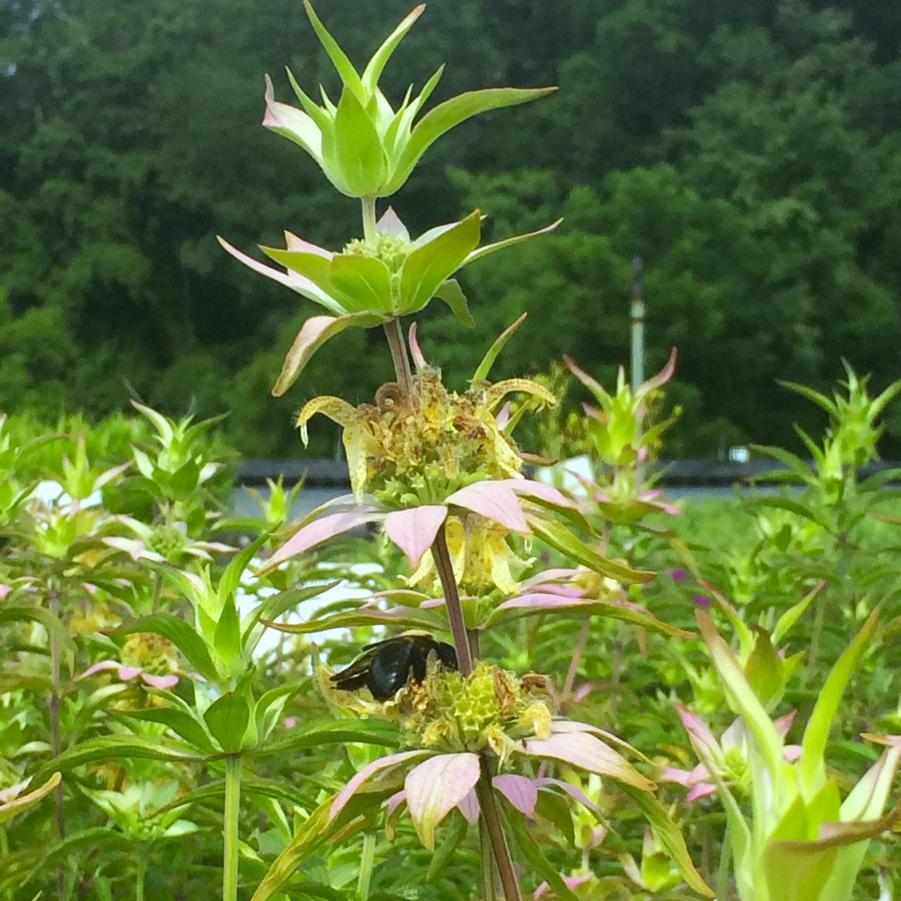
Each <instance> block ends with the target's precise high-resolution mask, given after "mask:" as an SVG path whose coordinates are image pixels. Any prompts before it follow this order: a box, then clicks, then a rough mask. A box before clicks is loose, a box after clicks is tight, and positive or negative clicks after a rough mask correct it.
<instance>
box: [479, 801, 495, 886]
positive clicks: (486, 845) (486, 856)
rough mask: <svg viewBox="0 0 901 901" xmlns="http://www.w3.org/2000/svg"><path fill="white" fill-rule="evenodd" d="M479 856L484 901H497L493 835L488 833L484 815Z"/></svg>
mask: <svg viewBox="0 0 901 901" xmlns="http://www.w3.org/2000/svg"><path fill="white" fill-rule="evenodd" d="M479 858H480V863H481V874H482V896H481V897H482V901H495V897H496V894H495V884H494V879H495V875H494V874H495V868H494V858H493V857H492V856H491V837H490V836H489V835H488V827H487V826H486V825H485V818H484V817H479Z"/></svg>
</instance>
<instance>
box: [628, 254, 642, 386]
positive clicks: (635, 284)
mask: <svg viewBox="0 0 901 901" xmlns="http://www.w3.org/2000/svg"><path fill="white" fill-rule="evenodd" d="M631 318H632V392H633V393H634V392H635V391H637V390H638V386H639V385H641V383H642V382H643V381H644V285H643V270H642V265H641V257H635V259H634V260H632V308H631Z"/></svg>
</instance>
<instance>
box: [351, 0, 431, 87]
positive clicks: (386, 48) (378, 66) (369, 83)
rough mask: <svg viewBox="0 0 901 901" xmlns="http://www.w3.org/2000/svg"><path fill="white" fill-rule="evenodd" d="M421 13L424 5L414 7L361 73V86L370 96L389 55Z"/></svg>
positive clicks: (376, 85) (423, 10)
mask: <svg viewBox="0 0 901 901" xmlns="http://www.w3.org/2000/svg"><path fill="white" fill-rule="evenodd" d="M423 12H425V4H424V3H421V4H420V5H419V6H416V7H414V8H413V9H412V10H411V12H409V13H408V14H407V15H406V16H405V17H404V19H402V20H401V22H400V24H399V25H398V26H397V28H395V29H394V31H392V32H391V34H389V35H388V37H387V38H385V40H384V41H383V42H382V45H381V46H380V47H379V49H378V50H376V51H375V53H374V54H373V55H372V59H370V60H369V62H368V63H367V65H366V68H365V69H364V71H363V78H362V82H363V86H364V87H365V88H366V90H367V91H368V92H369V93H370V94H372V93H374V92H375V89H376V87H378V83H379V78H381V75H382V70H383V69H384V68H385V65H386V63H387V62H388V60H389V59H390V58H391V54H392V53H394V51H395V49H397V45H398V44H399V43H400V42H401V41H402V40H403V38H404V35H405V34H406V33H407V32H408V31H409V30H410V29H411V28H412V27H413V24H414V23H415V22H416V20H417V19H418V18H419V17H420V16H421V15H422V14H423Z"/></svg>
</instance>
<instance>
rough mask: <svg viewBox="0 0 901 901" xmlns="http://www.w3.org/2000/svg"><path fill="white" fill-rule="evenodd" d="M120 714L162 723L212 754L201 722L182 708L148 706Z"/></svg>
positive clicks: (212, 749)
mask: <svg viewBox="0 0 901 901" xmlns="http://www.w3.org/2000/svg"><path fill="white" fill-rule="evenodd" d="M122 716H126V717H130V718H131V719H135V720H141V721H142V722H145V723H162V724H163V725H164V726H167V727H168V728H169V729H171V730H172V731H173V732H174V733H175V734H176V735H178V736H179V738H181V739H183V740H184V741H186V742H188V744H191V745H194V747H195V748H197V749H198V750H199V751H200V752H201V753H203V754H212V753H213V752H214V751H215V750H216V749H215V748H214V747H213V743H212V742H211V741H210V737H209V735H208V734H207V731H206V729H204V727H203V724H202V723H201V722H200V721H199V720H198V719H196V718H195V717H194V716H192V715H191V714H190V713H186V712H185V711H184V710H173V709H172V708H171V707H148V708H146V709H144V710H126V711H123V713H122Z"/></svg>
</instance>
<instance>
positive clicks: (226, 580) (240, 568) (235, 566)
mask: <svg viewBox="0 0 901 901" xmlns="http://www.w3.org/2000/svg"><path fill="white" fill-rule="evenodd" d="M268 540H269V534H268V533H264V534H262V535H260V536H259V537H258V538H257V539H256V540H255V541H252V542H251V543H250V544H248V545H247V547H244V548H241V550H240V551H238V553H237V554H235V555H234V557H232V558H231V560H229V562H228V566H226V567H225V569H224V570H223V571H222V575H221V576H220V578H219V602H220V603H221V604H224V603H225V601H226V599H227V598H230V597H233V596H234V594H235V592H236V591H237V590H238V588H239V587H240V585H241V576H242V575H244V571H245V570H246V569H247V567H248V566H250V563H251V561H252V560H253V558H254V557H255V556H256V554H257V551H259V549H260V548H261V547H262V546H263V545H264V544H265V543H266V542H267V541H268Z"/></svg>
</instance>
